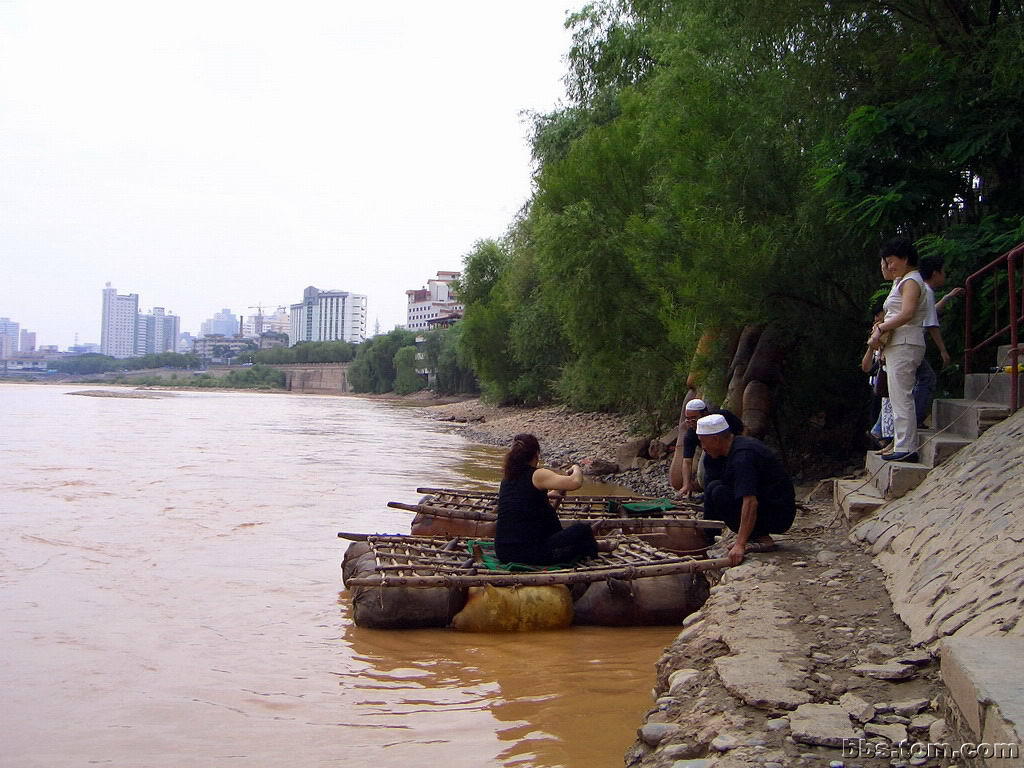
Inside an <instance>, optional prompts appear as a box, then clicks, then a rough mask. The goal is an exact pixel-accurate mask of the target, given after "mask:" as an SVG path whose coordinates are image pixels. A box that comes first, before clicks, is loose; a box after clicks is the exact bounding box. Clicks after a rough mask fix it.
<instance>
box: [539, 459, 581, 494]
mask: <svg viewBox="0 0 1024 768" xmlns="http://www.w3.org/2000/svg"><path fill="white" fill-rule="evenodd" d="M581 485H583V470H581V469H580V467H579V465H578V464H573V465H572V470H571V471H570V472H569V474H568V475H562V474H559V473H558V472H552V471H551V470H550V469H544V468H543V467H542V468H539V469H536V470H534V472H533V487H534V488H538V489H540V490H542V491H575V490H576V489H577V488H579V487H580V486H581Z"/></svg>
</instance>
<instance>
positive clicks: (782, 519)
mask: <svg viewBox="0 0 1024 768" xmlns="http://www.w3.org/2000/svg"><path fill="white" fill-rule="evenodd" d="M696 431H697V436H698V438H699V439H700V444H701V447H702V448H703V449H704V452H705V453H707V454H708V455H709V456H711V457H713V458H715V459H720V460H724V467H723V469H722V472H721V475H720V476H719V477H716V478H715V479H713V480H711V481H710V482H708V484H707V486H706V487H705V489H704V518H705V519H706V520H721V521H723V522H724V523H725V524H726V525H727V526H729V528H730V529H731V530H733V531H735V533H736V541H735V543H734V544H733V545H732V548H731V549H730V550H729V554H728V558H729V562H730V564H731V565H738V564H739V563H741V562H743V556H744V554H745V553H746V551H747V547H748V544H757V545H759V547H758V549H760V550H762V551H763V550H764V549H768V548H773V547H774V546H775V542H774V541H772V537H771V535H770V534H773V533H785V532H786V531H788V530H789V528H790V526H792V525H793V519H794V518H795V517H796V494H795V491H794V489H793V481H792V480H791V479H790V478H789V475H788V474H786V470H785V469H784V468H783V466H782V462H780V461H779V459H778V457H776V455H775V454H774V453H772V451H771V450H770V449H769V448H768V446H766V445H765V444H764V443H762V442H761V441H760V440H756V439H754V438H752V437H745V436H743V435H734V434H733V433H732V432H731V431H729V423H728V422H727V421H726V420H725V418H724V417H723V416H721V415H719V414H712V415H710V416H704V417H703V418H701V419H698V420H697V430H696Z"/></svg>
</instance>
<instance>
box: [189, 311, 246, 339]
mask: <svg viewBox="0 0 1024 768" xmlns="http://www.w3.org/2000/svg"><path fill="white" fill-rule="evenodd" d="M241 332H242V327H241V324H240V322H239V318H238V317H236V316H235V315H233V314H232V313H231V310H230V309H228V308H227V307H225V308H224V309H222V310H221V311H220V312H218V313H217V314H215V315H214V316H213V317H211V318H210V319H209V320H204V321H203V323H202V325H201V326H200V329H199V333H200V335H201V336H227V337H228V338H231V337H232V336H237V335H238V334H240V333H241Z"/></svg>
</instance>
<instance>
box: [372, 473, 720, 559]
mask: <svg viewBox="0 0 1024 768" xmlns="http://www.w3.org/2000/svg"><path fill="white" fill-rule="evenodd" d="M416 491H417V493H423V494H425V495H424V496H423V497H422V498H421V499H420V500H419V502H417V503H416V504H405V503H402V502H398V501H390V502H388V506H389V507H392V508H395V509H405V510H408V511H410V512H415V513H416V517H414V518H413V521H412V529H411V533H412V534H413V535H414V536H444V537H447V538H452V537H458V536H467V537H470V538H474V537H479V538H493V536H494V532H495V521H496V520H497V519H498V514H497V506H498V498H497V494H496V493H493V492H490V491H465V490H453V489H447V488H417V489H416ZM700 509H701V505H700V504H697V503H694V502H689V501H671V502H669V501H667V500H665V499H657V498H654V497H650V496H564V497H562V498H561V499H559V503H558V516H559V518H560V519H561V520H562V522H563V524H566V525H569V524H572V523H576V522H580V521H581V520H585V521H588V522H595V521H598V520H601V521H603V526H602V528H601V530H602V532H604V533H611V532H612V531H618V532H621V533H623V534H626V535H641V536H644V537H645V538H647V539H648V540H649V543H650V544H653V545H655V546H657V547H661V548H663V549H670V550H673V551H675V552H685V553H690V554H699V553H700V552H702V551H703V550H704V548H705V547H706V546H707V539H706V538H705V536H704V533H703V531H702V530H700V529H702V528H708V529H712V530H713V531H718V530H721V528H722V523H721V522H718V521H716V520H700V519H698V518H697V513H698V512H699V511H700Z"/></svg>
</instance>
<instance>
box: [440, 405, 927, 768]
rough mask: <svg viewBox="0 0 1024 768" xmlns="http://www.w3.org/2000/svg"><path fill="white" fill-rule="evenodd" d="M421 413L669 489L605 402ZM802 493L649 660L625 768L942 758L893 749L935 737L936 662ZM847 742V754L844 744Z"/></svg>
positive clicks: (835, 764)
mask: <svg viewBox="0 0 1024 768" xmlns="http://www.w3.org/2000/svg"><path fill="white" fill-rule="evenodd" d="M428 415H429V416H430V418H434V419H438V420H442V421H445V422H448V423H450V424H451V425H452V426H453V427H454V428H457V429H459V430H460V431H461V432H462V434H464V435H465V436H466V437H467V438H469V439H471V440H475V441H479V442H484V443H489V444H494V445H508V443H509V441H510V439H511V437H512V436H513V435H515V434H516V433H518V432H532V433H534V434H535V435H537V437H538V438H539V439H540V441H541V447H542V450H543V452H544V460H545V461H546V463H547V464H548V465H549V466H556V467H557V466H564V465H566V464H569V463H574V462H575V463H581V464H583V465H584V466H588V465H590V466H592V465H593V464H594V462H598V461H606V462H616V461H621V460H627V461H630V463H631V464H633V465H634V466H632V467H631V468H628V469H625V471H622V472H618V473H616V474H613V475H607V476H604V477H602V478H601V479H605V480H606V481H607V482H614V483H616V484H619V485H624V486H626V487H629V488H632V489H633V490H634V491H636V492H638V493H642V494H645V495H655V496H666V495H671V494H672V493H673V491H672V489H671V487H670V486H669V485H668V482H667V474H668V472H667V468H668V461H669V457H670V456H671V453H670V452H669V453H667V454H666V455H664V456H661V457H659V458H656V459H651V458H649V456H644V455H640V454H642V453H643V452H642V451H641V452H640V454H638V452H637V450H636V449H637V447H638V446H639V445H640V444H642V443H643V442H644V441H641V440H637V438H636V436H635V435H632V434H631V433H630V430H629V424H628V423H627V422H626V420H625V419H623V418H621V417H618V416H615V415H611V414H578V413H572V412H570V411H568V410H567V409H565V408H560V407H549V408H533V409H509V408H493V407H490V406H487V405H485V404H483V403H480V402H479V401H465V402H461V403H455V404H450V405H444V406H439V407H436V408H431V409H429V411H428ZM667 437H668V436H666V438H667ZM626 446H628V448H627V449H625V450H623V448H624V447H626ZM631 456H632V458H631ZM808 488H809V487H805V488H804V495H805V496H807V495H808ZM809 495H810V496H811V498H805V500H804V501H803V502H802V503H801V505H800V508H799V510H798V516H797V522H796V524H795V526H794V528H793V529H792V530H791V531H790V532H789V533H788V534H787V535H784V536H779V537H777V540H778V542H779V549H778V550H777V551H775V552H772V553H768V554H756V555H749V556H748V557H747V560H746V561H745V562H744V564H743V565H742V566H740V567H737V568H733V569H729V570H728V571H726V572H724V574H723V576H722V579H721V582H720V583H718V584H717V585H715V586H714V587H713V588H712V594H711V597H710V599H709V600H708V602H707V603H706V605H705V606H704V607H703V608H702V609H701V610H700V611H698V612H697V613H695V614H693V615H691V616H690V617H689V618H688V619H687V621H686V622H685V624H684V628H683V631H682V632H681V633H680V635H679V636H678V637H677V639H676V640H675V641H674V642H673V644H672V645H671V647H669V648H668V649H666V651H665V653H664V655H663V656H662V658H661V659H659V661H658V663H657V684H656V687H655V690H654V692H653V693H654V699H653V701H652V708H651V710H650V711H649V712H648V713H647V715H646V717H645V720H644V722H643V723H642V724H640V727H639V728H638V732H637V740H636V742H635V743H634V744H633V746H632V747H631V748H630V749H629V750H628V751H627V753H626V759H625V761H626V765H627V766H629V767H630V768H710V767H711V766H716V768H735V767H736V766H760V767H762V768H782V767H783V766H808V768H810V767H811V766H826V765H827V766H830V767H831V768H839V767H840V766H843V767H845V768H854V767H855V766H861V768H875V767H876V766H878V767H880V766H889V767H890V768H892V767H893V766H911V765H930V766H938V765H945V764H947V763H944V762H940V761H939V760H937V759H923V758H921V757H919V756H917V755H915V754H914V752H913V750H912V749H911V748H910V746H907V747H905V748H903V750H902V751H901V750H900V748H898V747H896V746H895V745H897V744H898V743H899V742H901V741H906V742H907V743H908V744H913V743H917V742H921V743H923V742H929V741H933V742H934V741H941V740H943V738H944V736H945V729H946V725H945V719H944V717H943V711H944V710H943V708H942V707H943V700H942V695H941V691H942V688H941V686H940V684H939V679H938V664H937V663H936V662H935V661H934V660H933V658H932V656H931V655H930V654H929V653H928V652H927V651H923V650H919V649H916V648H915V647H914V646H913V643H912V641H911V637H910V632H909V631H908V629H907V628H906V626H904V624H903V623H902V622H901V621H900V619H899V618H898V617H897V616H896V614H895V613H894V612H893V610H892V605H891V603H890V600H889V597H888V595H887V593H886V590H885V585H884V575H883V574H882V573H881V572H880V571H879V570H878V569H877V568H876V567H874V565H872V562H871V556H870V554H869V553H867V552H865V551H864V550H863V549H861V548H860V547H858V546H856V545H854V544H851V543H850V542H849V540H848V538H847V534H848V532H847V529H846V525H845V522H844V521H843V520H841V519H839V518H838V516H837V515H835V514H834V513H833V510H832V504H831V501H830V499H831V484H830V483H823V484H821V487H820V489H819V495H818V496H815V495H814V493H813V492H811V493H810V494H809ZM730 536H731V535H730ZM728 543H729V542H728V540H724V541H720V542H719V544H718V547H719V549H721V550H723V551H724V549H726V548H727V547H728ZM844 740H852V741H848V742H846V743H847V744H854V745H857V749H858V750H859V754H858V755H857V756H853V757H851V756H849V754H848V753H847V754H845V755H844V753H843V751H842V749H841V747H842V745H843V744H844Z"/></svg>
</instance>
